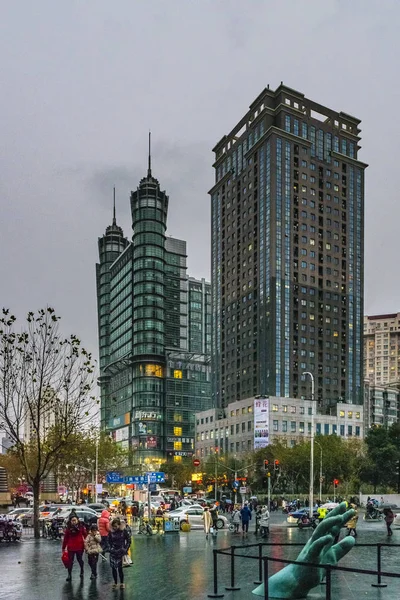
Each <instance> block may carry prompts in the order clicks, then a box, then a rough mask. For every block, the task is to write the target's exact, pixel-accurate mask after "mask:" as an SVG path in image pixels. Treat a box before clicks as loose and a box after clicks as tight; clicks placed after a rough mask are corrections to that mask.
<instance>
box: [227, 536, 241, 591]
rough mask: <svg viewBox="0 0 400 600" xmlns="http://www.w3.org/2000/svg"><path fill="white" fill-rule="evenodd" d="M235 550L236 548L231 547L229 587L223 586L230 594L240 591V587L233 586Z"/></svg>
mask: <svg viewBox="0 0 400 600" xmlns="http://www.w3.org/2000/svg"><path fill="white" fill-rule="evenodd" d="M235 550H236V546H231V585H229V586H225V589H226V590H229V591H230V592H235V591H236V590H240V587H238V586H237V585H235Z"/></svg>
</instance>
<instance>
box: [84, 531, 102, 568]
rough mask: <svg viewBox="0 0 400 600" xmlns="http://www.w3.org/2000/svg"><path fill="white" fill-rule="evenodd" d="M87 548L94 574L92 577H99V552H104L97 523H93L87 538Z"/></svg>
mask: <svg viewBox="0 0 400 600" xmlns="http://www.w3.org/2000/svg"><path fill="white" fill-rule="evenodd" d="M85 550H86V553H87V555H88V563H89V566H90V569H91V571H92V574H91V576H90V579H96V578H97V563H98V561H99V554H100V553H101V552H102V547H101V536H100V533H99V530H98V527H97V525H95V524H94V525H91V526H90V529H89V533H88V535H87V538H86V539H85Z"/></svg>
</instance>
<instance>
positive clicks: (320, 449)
mask: <svg viewBox="0 0 400 600" xmlns="http://www.w3.org/2000/svg"><path fill="white" fill-rule="evenodd" d="M314 443H315V444H317V446H319V451H320V457H319V501H320V502H322V479H323V477H322V446H321V444H320V443H319V442H317V441H315V440H314Z"/></svg>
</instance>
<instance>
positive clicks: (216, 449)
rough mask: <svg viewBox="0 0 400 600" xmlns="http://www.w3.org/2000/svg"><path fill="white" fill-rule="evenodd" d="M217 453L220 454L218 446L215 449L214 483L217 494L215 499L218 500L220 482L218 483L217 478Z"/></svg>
mask: <svg viewBox="0 0 400 600" xmlns="http://www.w3.org/2000/svg"><path fill="white" fill-rule="evenodd" d="M217 454H218V448H217V447H215V450H214V457H215V483H214V496H215V501H217V500H218V497H217V493H218V483H217V480H218V460H217Z"/></svg>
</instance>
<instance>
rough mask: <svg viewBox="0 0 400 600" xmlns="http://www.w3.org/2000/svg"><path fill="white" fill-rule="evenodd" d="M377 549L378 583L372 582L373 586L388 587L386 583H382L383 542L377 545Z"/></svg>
mask: <svg viewBox="0 0 400 600" xmlns="http://www.w3.org/2000/svg"><path fill="white" fill-rule="evenodd" d="M376 549H377V560H376V562H377V566H376V570H377V571H378V583H371V586H372V587H378V588H381V587H387V584H386V583H382V577H381V571H382V566H381V565H382V557H381V552H382V545H381V544H379V543H378V544H377V545H376Z"/></svg>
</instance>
